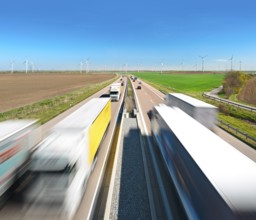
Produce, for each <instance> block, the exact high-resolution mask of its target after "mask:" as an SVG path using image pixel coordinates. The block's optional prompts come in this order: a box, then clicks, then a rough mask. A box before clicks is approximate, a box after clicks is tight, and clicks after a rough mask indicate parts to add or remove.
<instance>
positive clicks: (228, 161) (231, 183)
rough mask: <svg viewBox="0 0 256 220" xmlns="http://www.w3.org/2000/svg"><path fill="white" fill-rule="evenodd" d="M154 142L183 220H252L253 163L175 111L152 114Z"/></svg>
mask: <svg viewBox="0 0 256 220" xmlns="http://www.w3.org/2000/svg"><path fill="white" fill-rule="evenodd" d="M151 129H152V136H153V140H154V141H155V143H156V146H157V147H158V148H159V149H160V152H161V154H162V157H161V159H162V160H163V161H164V163H165V164H166V167H167V169H168V172H169V174H170V177H171V178H172V180H173V183H174V186H175V188H176V190H177V193H178V195H179V198H180V201H181V203H182V205H183V207H184V211H185V212H186V214H187V217H188V219H207V220H215V219H256V203H255V201H256V187H255V186H256V164H255V162H254V161H252V160H251V159H250V158H248V157H246V156H245V155H244V154H242V153H241V152H240V151H238V150H237V149H235V148H234V147H233V146H231V145H230V144H228V143H227V142H225V141H224V140H223V139H221V138H220V137H219V136H217V135H216V134H215V133H213V132H211V131H210V130H209V129H207V128H206V127H205V126H203V125H202V124H200V123H199V122H198V121H196V120H195V119H193V118H192V117H191V116H189V115H188V114H186V113H185V112H183V111H182V110H180V109H179V108H177V107H169V106H166V105H164V104H162V105H159V106H155V107H154V109H153V111H152V117H151Z"/></svg>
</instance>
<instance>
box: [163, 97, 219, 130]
mask: <svg viewBox="0 0 256 220" xmlns="http://www.w3.org/2000/svg"><path fill="white" fill-rule="evenodd" d="M165 100H166V102H165V103H166V104H167V105H169V106H177V107H178V108H180V109H181V110H183V111H184V112H186V113H187V114H188V115H190V116H191V117H193V118H194V119H196V120H197V121H198V122H200V123H201V124H202V125H204V126H205V127H207V128H208V129H211V130H213V128H214V127H215V124H216V114H217V107H215V106H213V105H210V104H208V103H206V102H203V101H201V100H198V99H195V98H193V97H190V96H187V95H185V94H182V93H169V94H167V95H166V98H165Z"/></svg>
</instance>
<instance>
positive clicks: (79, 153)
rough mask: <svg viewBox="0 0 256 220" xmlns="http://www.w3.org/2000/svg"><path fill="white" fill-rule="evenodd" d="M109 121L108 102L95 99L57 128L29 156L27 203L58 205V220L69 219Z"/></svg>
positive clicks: (61, 122)
mask: <svg viewBox="0 0 256 220" xmlns="http://www.w3.org/2000/svg"><path fill="white" fill-rule="evenodd" d="M110 120H111V100H110V98H94V99H91V100H90V101H89V102H87V103H86V104H85V105H83V106H82V107H81V108H79V109H78V110H76V111H75V112H73V113H72V114H71V115H69V116H68V117H66V118H65V119H63V120H62V121H60V122H59V123H58V124H56V125H55V126H54V127H53V128H52V130H51V134H50V135H49V136H48V137H47V138H46V139H45V140H44V141H43V142H41V143H40V144H39V146H38V150H37V151H35V153H34V154H33V155H32V162H31V167H30V171H31V175H32V176H33V177H34V178H33V179H34V181H33V183H32V184H31V186H30V187H29V188H28V190H27V191H26V192H25V193H24V194H25V199H26V200H27V202H33V201H36V202H37V203H39V204H40V203H43V204H45V203H46V204H48V205H51V204H52V203H54V204H60V206H59V209H60V213H61V214H60V215H61V216H60V217H61V219H66V218H67V219H71V218H72V217H73V215H74V214H75V212H76V210H77V208H78V207H79V204H80V202H81V199H82V197H83V194H84V190H85V188H86V184H87V181H88V178H89V176H90V173H91V171H92V170H93V168H94V166H95V163H96V161H97V153H98V151H99V147H100V144H101V142H102V140H103V138H104V136H105V134H106V131H107V128H108V126H109V123H110Z"/></svg>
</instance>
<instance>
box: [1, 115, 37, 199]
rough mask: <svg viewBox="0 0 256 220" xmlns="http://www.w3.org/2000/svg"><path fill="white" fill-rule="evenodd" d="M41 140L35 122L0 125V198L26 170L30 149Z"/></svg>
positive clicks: (24, 121)
mask: <svg viewBox="0 0 256 220" xmlns="http://www.w3.org/2000/svg"><path fill="white" fill-rule="evenodd" d="M40 140H41V132H40V128H39V126H38V125H37V120H8V121H4V122H1V123H0V198H1V199H2V197H3V196H4V195H5V193H6V192H7V190H8V189H9V188H10V187H11V186H12V185H13V183H14V182H15V180H17V179H18V178H20V177H21V176H22V175H23V174H24V173H25V172H26V171H27V169H28V164H29V158H30V155H31V152H32V148H33V147H34V146H35V145H36V144H38V143H39V142H40Z"/></svg>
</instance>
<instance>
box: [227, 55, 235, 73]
mask: <svg viewBox="0 0 256 220" xmlns="http://www.w3.org/2000/svg"><path fill="white" fill-rule="evenodd" d="M233 58H234V57H233V55H232V56H231V57H230V59H228V60H230V68H231V71H233Z"/></svg>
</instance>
